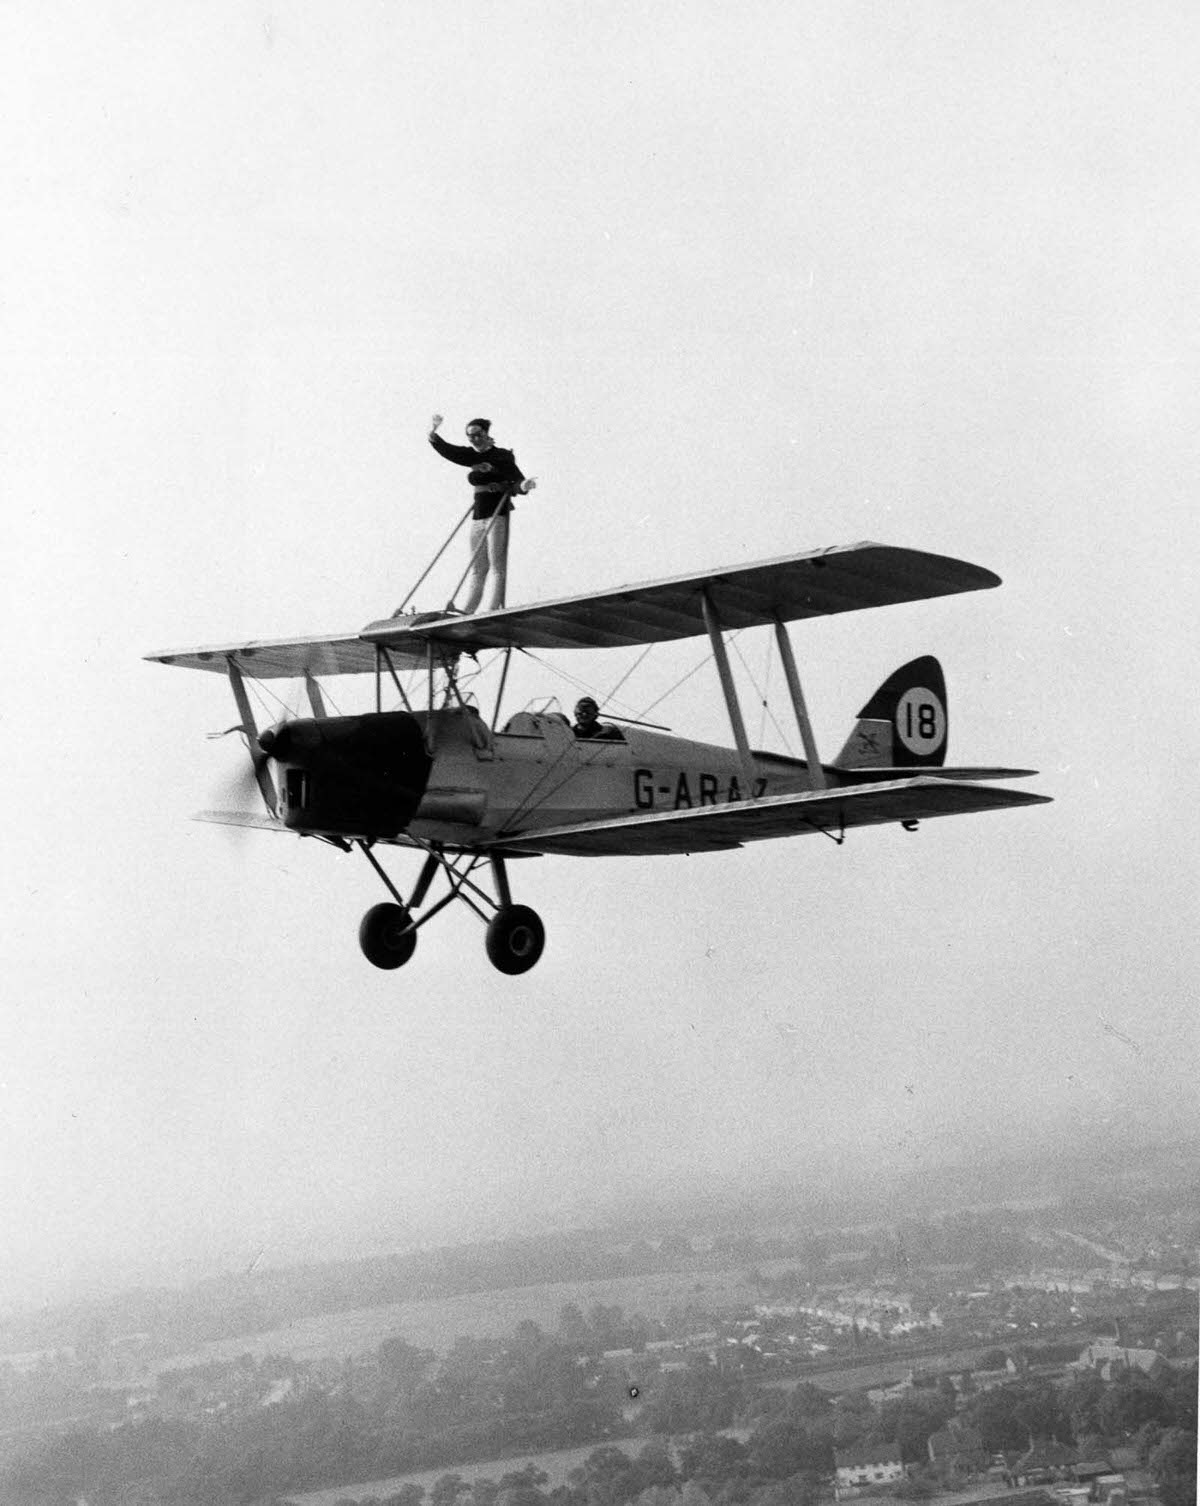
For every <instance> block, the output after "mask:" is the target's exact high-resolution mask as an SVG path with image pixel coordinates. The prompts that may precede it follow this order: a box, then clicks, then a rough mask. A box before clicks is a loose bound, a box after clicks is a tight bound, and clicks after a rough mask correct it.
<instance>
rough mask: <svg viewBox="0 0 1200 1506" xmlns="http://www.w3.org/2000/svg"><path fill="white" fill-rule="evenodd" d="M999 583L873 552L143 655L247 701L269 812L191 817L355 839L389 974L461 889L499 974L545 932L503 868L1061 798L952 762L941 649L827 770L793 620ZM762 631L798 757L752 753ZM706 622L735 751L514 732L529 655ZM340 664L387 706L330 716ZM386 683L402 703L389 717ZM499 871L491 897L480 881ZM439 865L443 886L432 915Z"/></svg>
mask: <svg viewBox="0 0 1200 1506" xmlns="http://www.w3.org/2000/svg"><path fill="white" fill-rule="evenodd" d="M999 583H1000V582H999V578H998V577H997V576H995V575H993V574H992V573H991V572H990V571H987V570H983V569H981V568H979V567H978V566H975V565H970V564H967V563H965V562H964V561H962V560H955V559H948V558H945V557H943V556H939V555H934V554H927V553H922V552H920V551H916V550H911V549H897V548H892V547H889V546H886V545H882V544H871V543H862V544H852V545H848V546H844V547H836V548H830V549H824V550H820V551H817V552H814V553H808V554H798V555H790V556H787V557H785V558H782V559H774V560H768V561H764V562H761V563H758V564H750V565H743V566H740V567H736V568H734V569H729V570H721V571H718V572H715V573H712V574H705V575H688V576H682V577H679V578H676V579H671V580H660V581H654V582H652V583H650V584H646V585H636V586H627V587H624V588H621V589H618V590H610V591H601V592H597V593H594V594H589V595H583V596H572V597H569V598H566V599H563V600H560V601H549V602H542V603H538V604H535V605H532V606H521V607H512V608H506V609H502V610H499V611H492V612H484V613H480V614H478V615H475V616H457V615H447V614H446V613H410V614H407V615H404V614H401V615H398V616H396V617H391V618H386V619H384V620H383V621H380V622H373V623H370V624H368V626H366V627H365V628H363V629H362V630H361V631H359V632H356V633H350V634H346V635H344V636H340V637H330V638H297V639H286V640H283V641H277V642H248V643H233V644H226V645H223V646H220V647H214V648H199V649H185V650H183V651H181V652H176V653H162V654H150V655H148V656H147V657H148V658H150V659H151V660H153V661H155V662H157V663H160V664H176V665H182V666H185V667H187V668H191V669H205V670H210V671H213V672H215V673H218V674H223V675H225V676H227V678H228V680H229V683H230V685H231V687H232V690H233V695H234V699H235V701H236V703H237V708H238V715H239V718H240V721H239V724H238V727H239V729H240V730H241V731H243V732H244V734H245V737H246V741H247V744H248V746H249V749H250V756H251V763H252V766H253V771H254V776H255V779H256V781H257V784H258V788H259V790H260V791H261V794H262V799H263V802H264V804H265V806H266V811H267V813H266V814H265V815H254V814H244V813H241V812H238V811H205V812H202V813H200V816H199V817H198V819H201V820H210V821H216V822H222V823H226V824H230V825H235V826H250V827H255V828H261V829H265V830H269V831H275V832H293V833H296V834H299V835H301V836H307V837H316V838H318V839H320V840H321V841H324V842H326V843H330V844H332V845H333V846H335V847H337V848H340V849H342V850H344V851H350V850H352V849H354V848H358V849H360V850H361V851H362V852H363V853H364V855H365V856H366V857H367V859H368V860H369V861H370V863H371V864H372V865H373V867H374V868H375V870H376V872H377V873H378V874H379V877H380V878H381V880H382V881H383V883H384V885H385V886H386V888H387V890H388V892H389V893H390V895H391V900H390V901H388V902H386V903H382V904H378V905H375V906H373V907H372V908H371V909H370V910H369V911H368V912H367V914H366V915H365V916H364V917H363V921H362V925H361V927H360V929H359V941H360V945H361V947H362V950H363V952H364V954H365V955H366V957H367V958H368V960H369V961H371V962H372V963H374V964H375V966H376V967H381V968H395V967H399V966H400V965H401V964H402V963H404V962H407V961H408V959H409V958H410V957H411V956H412V954H413V951H414V949H415V947H416V944H417V937H418V934H419V932H420V929H421V928H422V927H423V926H424V925H426V924H427V923H428V922H429V921H430V920H432V918H433V917H434V915H436V914H437V913H438V912H439V911H440V910H442V909H443V908H445V906H446V905H448V904H450V903H451V901H452V900H454V899H460V900H463V901H464V902H465V903H466V904H467V905H468V906H469V907H470V908H471V909H472V910H473V911H475V913H476V914H477V915H479V916H480V918H481V919H483V920H485V921H486V923H487V942H486V945H487V953H488V956H489V958H490V959H491V961H492V962H493V964H494V965H495V966H496V967H497V968H499V969H500V971H501V972H504V973H511V974H516V973H523V972H525V971H527V970H528V969H529V968H531V967H532V966H533V965H534V963H535V962H536V961H537V960H538V958H539V956H540V955H541V952H542V945H543V940H544V932H543V928H542V923H541V920H540V919H539V917H538V916H537V914H536V913H535V912H534V911H533V910H531V909H529V908H528V907H527V906H525V905H520V904H514V902H513V899H512V891H511V888H510V883H509V864H510V860H514V859H517V858H525V857H531V856H535V855H538V854H567V855H570V856H574V857H600V856H604V855H607V854H626V855H636V856H642V855H651V854H672V853H692V852H709V851H713V850H714V849H720V848H736V847H740V846H743V845H744V844H745V843H748V842H758V841H763V840H765V839H766V838H769V837H789V836H799V835H803V834H805V833H812V832H820V833H824V834H825V835H826V836H829V837H832V838H833V840H835V841H837V842H841V841H842V840H843V839H844V837H845V834H846V832H847V831H849V830H851V829H852V828H854V827H858V826H875V825H880V824H883V823H888V822H896V823H899V824H901V825H902V826H905V827H907V828H909V829H912V828H913V827H915V826H916V824H917V823H918V822H919V821H924V820H929V819H931V818H933V817H935V816H954V815H965V814H969V813H972V812H975V811H988V810H1000V809H1004V808H1007V807H1009V806H1018V805H1035V804H1039V803H1042V802H1044V801H1046V800H1047V798H1048V797H1046V796H1044V795H1035V794H1028V793H1025V792H1024V791H1022V790H1013V789H1003V788H996V787H994V786H990V787H989V786H986V785H984V784H982V783H981V781H987V780H993V779H1000V778H1016V777H1023V776H1025V775H1027V774H1031V773H1033V772H1035V771H1033V770H1028V769H1001V768H990V767H960V768H951V767H947V766H946V763H945V756H946V735H947V701H946V688H945V681H944V679H943V675H942V670H941V667H940V665H939V664H938V662H937V660H936V659H934V658H931V657H925V658H921V659H916V660H914V661H913V662H912V663H910V664H906V665H905V666H904V667H903V668H901V669H898V670H897V671H896V672H895V673H894V674H893V675H892V676H890V678H889V679H888V680H887V681H886V682H885V683H884V684H883V685H882V686H880V688H879V689H878V690H877V691H876V692H875V694H874V695H873V696H872V697H871V699H870V700H869V701H868V703H867V704H866V705H865V706H864V707H863V709H862V711H861V712H860V713H859V717H858V721H857V724H856V726H855V727H854V728H853V730H852V732H851V734H850V736H849V738H848V740H847V741H846V743H845V745H844V746H843V747H842V749H841V751H840V752H839V753H838V754H837V756H836V757H835V758H833V759H832V760H831V761H830V762H824V761H822V759H821V758H820V757H819V755H818V753H817V748H816V743H815V740H814V736H813V731H812V727H811V725H810V722H809V718H808V713H807V710H806V708H805V703H804V697H803V693H802V690H801V685H800V677H799V674H798V671H797V667H796V661H795V657H794V655H793V653H792V648H791V644H790V640H789V637H788V632H787V628H786V624H787V623H789V622H796V621H800V620H803V619H804V618H808V617H818V616H823V615H829V614H832V613H839V612H852V611H860V610H863V609H865V608H867V607H880V606H888V605H891V604H895V603H900V602H911V601H921V600H926V599H929V598H933V597H938V596H947V595H951V594H954V593H956V592H960V591H976V590H982V589H985V588H987V587H991V586H996V585H999ZM749 627H768V628H770V629H772V630H773V632H774V635H775V641H776V644H777V647H778V652H779V656H780V661H781V663H782V666H783V671H784V675H785V677H786V681H787V686H788V692H789V697H790V700H791V703H792V709H793V711H794V714H795V718H796V723H797V727H798V731H799V735H800V742H801V744H802V746H803V749H804V757H803V758H793V757H785V756H783V755H781V754H776V753H764V752H759V751H756V750H755V749H753V748H751V747H750V745H749V742H748V740H747V736H746V730H745V723H744V721H743V717H742V712H741V709H740V706H739V701H738V696H737V690H736V687H735V682H734V677H733V674H732V672H731V667H730V661H729V656H728V653H727V648H726V638H725V635H726V633H728V632H732V631H734V630H739V629H743V628H749ZM700 635H707V637H708V639H709V642H710V644H711V649H712V658H713V659H714V661H715V664H716V669H717V674H718V677H719V680H720V684H721V689H722V692H723V695H724V699H725V704H726V709H727V712H728V715H729V721H730V725H731V727H732V732H733V741H734V746H733V747H732V748H728V747H720V746H716V745H714V744H709V743H702V742H693V741H689V740H687V739H685V738H681V737H675V736H672V735H669V734H667V733H665V732H663V731H659V730H654V729H652V728H650V727H647V726H645V725H639V724H636V723H629V724H628V725H625V726H622V727H620V728H618V729H616V735H615V736H613V737H611V738H609V739H606V740H596V739H583V738H579V737H576V736H575V735H574V733H573V731H572V727H571V725H570V723H569V722H568V721H567V719H566V717H565V716H563V715H562V714H561V713H558V712H554V711H544V712H534V711H520V712H516V713H515V714H513V715H510V716H509V717H508V718H507V720H506V721H505V722H504V724H503V725H500V723H499V714H500V702H501V699H502V696H503V691H504V683H505V679H506V678H507V673H508V664H509V658H510V657H511V654H512V651H513V650H514V649H516V650H520V649H525V650H535V649H546V650H556V649H572V650H576V649H589V648H590V649H595V648H611V647H616V646H630V645H648V644H652V643H659V642H666V641H669V640H673V639H681V638H688V637H692V636H700ZM485 649H496V650H502V651H503V668H502V671H501V675H500V685H499V689H498V691H497V694H496V705H495V711H494V714H493V715H492V717H491V719H490V720H487V719H485V718H484V716H483V715H481V713H480V711H479V709H478V708H477V707H476V706H475V705H473V704H470V702H469V700H468V698H467V697H466V696H465V695H464V693H463V689H462V686H461V684H460V674H459V667H460V660H461V657H462V656H463V655H464V654H467V655H478V654H479V653H480V652H481V651H482V650H485ZM412 671H419V672H420V673H419V674H418V676H417V680H418V682H419V683H420V684H421V685H422V687H423V694H422V696H421V697H420V699H421V700H423V701H424V705H422V706H417V705H415V704H414V701H415V700H417V699H418V698H417V697H416V696H411V695H410V694H408V693H406V691H405V689H404V686H403V684H402V682H401V679H400V674H401V672H410V673H411V672H412ZM338 675H370V676H372V677H373V679H374V692H375V696H374V706H375V709H374V710H373V711H370V712H367V713H365V714H361V715H352V716H331V715H329V713H328V711H327V709H326V704H325V698H324V695H323V693H322V690H321V685H320V683H319V681H320V677H321V676H338ZM280 678H290V679H298V680H302V681H303V682H304V685H305V687H306V690H307V696H308V701H309V706H310V708H311V711H312V715H311V716H310V717H304V718H295V719H291V720H284V721H282V722H280V723H278V724H277V725H274V726H271V727H269V728H266V729H265V730H262V731H259V730H258V728H257V727H256V726H255V720H254V715H253V712H252V710H251V705H250V699H249V695H248V692H247V685H246V681H247V679H252V680H256V681H257V680H273V679H280ZM393 688H394V690H395V692H396V699H397V701H398V705H397V707H396V709H390V710H389V709H384V699H385V693H386V695H387V697H388V699H389V701H390V700H391V693H392V689H393ZM607 715H610V713H606V716H607ZM610 725H611V724H610ZM231 730H232V729H231ZM388 844H392V845H397V846H400V847H407V848H413V849H416V850H417V851H419V852H420V853H421V854H422V855H423V862H422V865H421V868H420V871H419V873H418V875H417V878H416V882H415V884H414V886H413V887H412V889H411V891H410V892H409V893H408V895H407V898H406V897H404V896H403V895H402V894H401V892H400V891H399V890H398V889H397V888H396V886H395V884H394V883H393V882H392V880H391V878H389V877H388V875H387V874H386V872H385V871H384V869H383V867H382V865H381V864H380V862H379V858H378V856H377V849H378V848H379V847H380V846H381V845H388ZM489 867H490V869H491V877H492V887H493V888H494V890H495V896H494V897H493V896H492V895H491V894H490V893H489V892H488V891H487V889H486V888H484V887H483V886H481V884H480V883H479V882H478V879H479V878H480V877H481V876H482V870H484V869H485V868H489ZM439 872H440V873H441V874H442V875H443V876H444V878H445V880H446V881H447V885H448V890H449V892H448V893H446V894H445V895H443V896H442V897H441V898H440V899H439V900H438V901H437V902H436V903H434V904H427V901H428V898H429V893H430V889H431V885H432V883H433V881H434V879H435V878H436V877H437V876H438V874H439Z"/></svg>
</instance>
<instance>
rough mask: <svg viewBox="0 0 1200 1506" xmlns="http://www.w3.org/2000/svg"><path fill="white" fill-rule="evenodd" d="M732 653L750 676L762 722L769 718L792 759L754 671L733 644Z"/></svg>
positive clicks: (788, 744) (785, 740) (790, 751)
mask: <svg viewBox="0 0 1200 1506" xmlns="http://www.w3.org/2000/svg"><path fill="white" fill-rule="evenodd" d="M734 652H735V653H736V654H737V656H738V658H739V659H740V660H741V661H742V666H743V668H744V669H745V671H746V673H747V674H748V675H749V676H750V683H751V685H753V687H754V693H755V695H757V696H758V697H759V699H760V701H761V702H762V707H763V720H764V722H765V720H766V718H767V717H768V716H769V717H770V718H771V725H772V726H773V727H774V728H775V730H776V732H778V733H779V736H780V738H781V739H782V741H783V745H784V747H785V748H786V749H787V750H788V755H789V757H792V758H794V757H795V756H796V755H795V754H794V753H793V752H792V745H791V742H790V741H789V740H788V736H787V733H786V732H784V730H783V728H782V727H781V726H780V725H779V722H778V721H777V720H776V717H775V713H774V711H772V710H771V707H770V704H769V702H768V700H767V694H766V691H765V690H760V689H759V686H758V681H757V680H756V679H755V678H754V671H753V670H752V669H751V668H750V665H749V664H748V663H747V661H746V656H745V654H743V653H742V651H741V649H740V648H738V647H737V645H736V644H734ZM769 668H770V666H769V665H768V669H769Z"/></svg>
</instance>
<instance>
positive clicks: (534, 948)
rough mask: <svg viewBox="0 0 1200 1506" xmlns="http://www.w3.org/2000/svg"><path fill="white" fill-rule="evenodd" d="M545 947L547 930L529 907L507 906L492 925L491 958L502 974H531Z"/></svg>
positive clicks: (489, 931) (489, 929) (501, 910)
mask: <svg viewBox="0 0 1200 1506" xmlns="http://www.w3.org/2000/svg"><path fill="white" fill-rule="evenodd" d="M381 908H383V907H381ZM545 944H546V931H545V928H544V927H543V925H542V922H541V920H540V918H539V916H538V913H537V911H536V910H531V909H530V908H529V906H528V905H504V906H503V907H502V908H501V909H499V910H497V911H496V913H495V915H493V916H492V918H491V920H490V921H489V922H488V928H487V954H488V959H489V961H490V962H491V964H492V966H493V967H496V968H499V970H500V971H501V972H502V973H510V974H515V973H527V972H528V971H529V969H530V968H531V967H532V966H533V965H534V963H535V962H536V961H537V960H538V958H539V957H540V956H541V955H542V948H543V947H544V946H545Z"/></svg>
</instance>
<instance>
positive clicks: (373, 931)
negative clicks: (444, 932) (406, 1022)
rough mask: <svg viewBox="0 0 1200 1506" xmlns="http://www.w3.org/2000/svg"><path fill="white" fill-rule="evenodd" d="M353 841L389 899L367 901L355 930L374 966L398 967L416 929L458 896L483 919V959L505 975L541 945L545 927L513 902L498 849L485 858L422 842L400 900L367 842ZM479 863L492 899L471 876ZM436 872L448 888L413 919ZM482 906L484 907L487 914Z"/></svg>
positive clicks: (530, 959)
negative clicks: (413, 875) (421, 855)
mask: <svg viewBox="0 0 1200 1506" xmlns="http://www.w3.org/2000/svg"><path fill="white" fill-rule="evenodd" d="M356 845H357V846H359V847H361V848H362V850H363V852H364V853H365V854H366V856H367V860H368V861H369V862H370V864H371V866H372V867H373V868H374V869H375V872H376V873H377V874H378V875H379V877H380V879H381V880H382V881H383V884H384V886H385V887H386V889H387V891H388V893H389V894H390V895H391V896H392V899H393V901H394V903H392V904H379V905H373V906H372V907H371V908H370V909H369V910H368V911H367V913H366V914H365V915H364V916H363V918H362V924H361V925H360V926H359V928H358V944H359V946H360V947H361V948H362V951H363V955H364V956H365V957H366V959H367V961H368V962H370V963H372V964H373V965H374V966H375V967H380V968H385V969H391V968H397V967H402V966H403V965H404V963H406V962H407V961H408V960H409V958H410V957H411V956H412V954H413V953H414V952H415V951H416V948H417V933H418V931H419V930H420V929H421V927H422V926H424V925H428V923H429V922H430V921H431V920H432V919H433V917H434V916H435V915H436V914H437V913H438V911H439V910H444V909H445V907H446V906H447V905H448V904H450V903H451V901H452V900H456V899H461V900H462V902H463V903H464V904H465V905H467V906H468V907H469V908H470V909H471V910H473V911H474V912H475V914H476V915H478V916H479V918H480V920H482V921H485V922H486V924H487V938H486V941H485V946H486V948H487V954H488V959H489V960H490V962H491V964H492V966H493V967H495V968H497V969H498V970H499V971H500V972H502V973H507V974H508V975H509V976H515V975H517V974H518V973H527V972H528V971H529V969H530V968H531V967H533V965H534V964H535V963H536V962H537V960H538V958H539V957H540V956H541V955H542V948H543V947H544V946H545V944H546V931H545V927H544V926H543V925H542V922H541V919H540V917H539V916H538V914H537V912H536V911H535V910H531V909H530V908H529V906H528V905H514V904H513V901H512V894H511V893H510V891H509V887H508V871H507V869H506V867H505V862H504V858H503V857H502V856H501V855H500V854H499V853H496V854H494V855H492V856H490V857H489V856H485V855H484V854H482V853H456V854H453V855H447V853H446V851H445V849H444V848H443V847H442V846H441V844H440V843H437V842H429V843H422V844H421V845H422V847H423V848H424V850H425V862H424V865H423V866H422V868H421V872H420V874H419V876H418V878H417V882H416V885H415V887H414V889H413V892H412V894H411V895H410V896H409V898H408V900H407V901H405V900H404V898H403V897H402V896H401V894H400V892H399V890H398V889H397V888H396V886H395V885H394V884H393V883H392V881H391V879H390V878H389V877H388V876H387V874H386V873H385V872H384V870H383V868H382V866H381V865H380V863H379V860H378V858H376V856H375V854H374V853H373V852H372V850H371V844H370V843H369V842H365V841H360V842H358V843H357V844H356ZM483 863H490V864H491V868H492V878H493V879H494V881H495V886H496V898H495V899H493V898H492V896H491V895H490V894H488V893H487V892H486V891H485V890H483V889H481V888H480V887H479V885H478V884H477V883H475V882H474V880H473V879H472V878H471V874H472V872H473V871H474V870H475V869H476V868H477V867H479V866H480V865H481V864H483ZM439 870H440V871H441V872H442V873H443V874H444V875H445V877H446V881H447V883H448V884H449V886H450V892H449V893H448V894H446V895H444V896H443V897H442V898H441V899H440V900H438V902H437V904H435V905H433V906H431V907H430V909H429V910H427V911H426V912H425V914H424V915H422V916H421V917H420V919H415V918H414V916H413V913H412V912H413V911H414V910H419V909H420V908H421V906H422V905H423V904H424V902H425V897H426V895H427V894H428V893H429V887H430V885H431V884H432V882H433V880H434V878H435V877H436V876H437V874H438V872H439ZM484 906H487V907H490V910H491V914H490V916H489V914H488V910H487V909H485V908H484Z"/></svg>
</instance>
